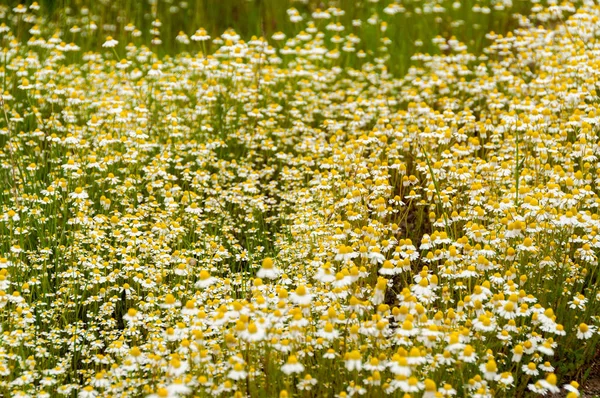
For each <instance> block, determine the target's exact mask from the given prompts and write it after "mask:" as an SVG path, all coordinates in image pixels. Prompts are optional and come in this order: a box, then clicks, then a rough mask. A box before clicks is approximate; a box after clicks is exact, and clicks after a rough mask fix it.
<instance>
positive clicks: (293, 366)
mask: <svg viewBox="0 0 600 398" xmlns="http://www.w3.org/2000/svg"><path fill="white" fill-rule="evenodd" d="M281 371H282V372H283V373H285V374H286V375H291V374H293V373H302V372H304V365H302V364H301V363H300V362H298V358H296V356H295V355H293V354H292V355H290V356H289V357H288V360H287V362H286V363H285V364H284V365H283V366H282V367H281Z"/></svg>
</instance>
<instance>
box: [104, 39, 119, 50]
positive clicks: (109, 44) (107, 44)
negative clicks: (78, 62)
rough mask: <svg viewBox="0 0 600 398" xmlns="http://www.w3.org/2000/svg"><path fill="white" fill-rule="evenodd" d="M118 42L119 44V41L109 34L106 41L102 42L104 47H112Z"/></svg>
mask: <svg viewBox="0 0 600 398" xmlns="http://www.w3.org/2000/svg"><path fill="white" fill-rule="evenodd" d="M117 44H119V42H118V41H116V40H115V39H113V38H112V37H111V36H108V37H107V38H106V41H105V42H104V44H102V47H106V48H112V47H116V46H117Z"/></svg>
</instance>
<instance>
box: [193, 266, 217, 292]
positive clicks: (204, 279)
mask: <svg viewBox="0 0 600 398" xmlns="http://www.w3.org/2000/svg"><path fill="white" fill-rule="evenodd" d="M216 281H217V278H215V277H212V276H210V273H209V272H208V271H207V270H204V269H203V270H202V271H200V275H199V279H198V281H197V282H196V287H198V288H201V289H206V288H207V287H209V286H211V285H213V284H214V283H216Z"/></svg>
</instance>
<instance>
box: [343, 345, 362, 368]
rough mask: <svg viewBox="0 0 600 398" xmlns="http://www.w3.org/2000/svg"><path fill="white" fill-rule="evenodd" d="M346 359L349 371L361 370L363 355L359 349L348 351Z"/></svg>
mask: <svg viewBox="0 0 600 398" xmlns="http://www.w3.org/2000/svg"><path fill="white" fill-rule="evenodd" d="M344 361H345V364H346V369H348V370H349V371H353V370H356V371H360V370H361V369H362V360H361V355H360V352H359V351H357V350H354V351H351V352H349V353H346V355H345V357H344Z"/></svg>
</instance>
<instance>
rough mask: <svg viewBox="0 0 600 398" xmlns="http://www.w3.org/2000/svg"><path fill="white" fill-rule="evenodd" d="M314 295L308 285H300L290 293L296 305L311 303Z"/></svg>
mask: <svg viewBox="0 0 600 398" xmlns="http://www.w3.org/2000/svg"><path fill="white" fill-rule="evenodd" d="M312 298H313V295H312V294H310V291H309V290H308V289H307V287H306V286H304V285H300V286H298V287H297V288H296V290H294V292H292V293H291V294H290V300H292V302H293V303H294V304H296V305H309V304H310V303H311V301H312Z"/></svg>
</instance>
